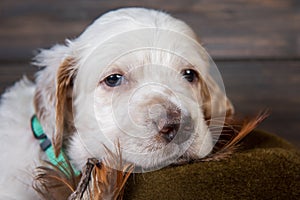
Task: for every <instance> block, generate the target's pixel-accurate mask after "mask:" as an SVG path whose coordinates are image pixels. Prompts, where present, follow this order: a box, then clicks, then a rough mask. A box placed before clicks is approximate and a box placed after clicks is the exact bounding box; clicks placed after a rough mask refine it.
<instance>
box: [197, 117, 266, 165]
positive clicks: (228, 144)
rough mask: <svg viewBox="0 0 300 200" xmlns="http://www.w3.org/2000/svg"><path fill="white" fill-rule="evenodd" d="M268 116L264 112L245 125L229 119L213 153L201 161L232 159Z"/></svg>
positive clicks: (245, 122)
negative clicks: (242, 142)
mask: <svg viewBox="0 0 300 200" xmlns="http://www.w3.org/2000/svg"><path fill="white" fill-rule="evenodd" d="M268 116H269V112H268V111H264V112H262V113H260V114H258V115H257V116H256V117H255V118H254V119H252V120H247V121H244V122H243V123H235V122H234V120H232V119H227V122H226V123H225V126H224V127H223V130H222V132H221V135H220V137H219V139H218V141H217V143H216V145H215V146H214V149H213V151H212V153H211V154H210V155H208V156H206V157H204V158H202V159H200V160H199V161H219V160H223V159H226V158H228V157H230V156H231V155H232V154H233V153H234V152H235V151H236V150H237V149H238V147H239V142H240V141H241V140H242V139H244V138H245V137H246V136H247V135H248V134H250V133H251V131H253V130H254V129H255V128H256V127H257V126H258V125H259V124H260V123H261V122H262V121H263V120H264V119H266V118H267V117H268ZM239 124H242V125H239Z"/></svg>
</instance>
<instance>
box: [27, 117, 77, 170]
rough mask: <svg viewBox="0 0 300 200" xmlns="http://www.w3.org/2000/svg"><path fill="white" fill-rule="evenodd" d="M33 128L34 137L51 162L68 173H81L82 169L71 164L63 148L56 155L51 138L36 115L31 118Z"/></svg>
mask: <svg viewBox="0 0 300 200" xmlns="http://www.w3.org/2000/svg"><path fill="white" fill-rule="evenodd" d="M31 129H32V133H33V135H34V137H35V138H36V139H37V140H39V142H40V147H41V149H42V151H44V152H45V154H46V155H47V158H48V160H49V162H50V163H51V164H52V165H53V166H56V167H58V168H59V169H60V170H61V171H62V172H63V173H65V174H66V175H70V174H72V172H74V173H75V175H79V174H80V171H78V170H76V169H75V168H74V167H73V166H71V164H70V162H69V161H67V159H68V158H67V156H66V154H65V153H64V151H63V150H61V151H60V153H59V155H58V156H57V157H56V156H55V153H54V148H53V146H52V143H51V140H50V139H49V138H48V137H47V135H46V134H45V132H44V130H43V127H42V126H41V124H40V122H39V120H38V118H37V116H36V115H34V116H33V117H32V118H31Z"/></svg>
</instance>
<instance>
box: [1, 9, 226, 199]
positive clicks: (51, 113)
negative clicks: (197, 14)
mask: <svg viewBox="0 0 300 200" xmlns="http://www.w3.org/2000/svg"><path fill="white" fill-rule="evenodd" d="M67 58H72V59H73V60H74V61H75V64H74V63H73V65H72V66H71V67H72V69H71V70H70V71H71V72H74V73H75V72H76V76H75V80H74V86H73V91H72V92H73V94H72V95H73V117H74V126H75V127H76V131H75V132H72V133H67V134H68V135H70V136H69V138H68V141H69V142H68V144H69V145H68V146H67V149H66V151H67V154H68V156H69V158H70V160H71V162H72V163H73V164H74V166H76V167H77V168H78V169H81V168H82V167H83V165H84V164H85V162H86V160H87V159H88V158H90V157H96V158H98V159H101V158H105V150H104V148H103V145H106V146H107V147H108V148H109V149H111V150H112V151H115V148H114V147H115V145H116V143H117V142H118V141H119V142H120V145H121V150H122V155H123V158H124V160H126V161H128V162H132V163H135V164H136V165H138V166H141V167H142V168H143V169H144V170H153V169H158V168H160V167H164V166H166V165H167V164H170V163H171V162H176V160H178V158H179V157H180V156H181V157H184V158H185V159H188V158H201V157H204V156H206V155H207V154H208V153H209V152H210V151H211V149H212V147H213V141H212V134H211V133H210V130H209V127H208V125H207V124H206V122H205V120H204V117H205V116H204V112H203V106H206V105H203V103H204V99H203V97H201V95H200V91H201V88H199V87H196V86H191V84H190V83H188V82H187V81H186V80H184V79H183V78H182V76H181V72H182V70H184V69H187V68H194V69H195V70H196V71H198V72H199V73H200V74H201V77H202V78H203V79H205V77H208V76H209V75H208V70H209V69H208V68H209V64H208V57H207V55H206V53H205V51H204V50H203V48H202V47H201V46H200V45H199V43H198V42H197V39H196V35H195V34H194V32H193V31H192V30H191V28H190V27H189V26H188V25H186V24H185V23H184V22H182V21H180V20H177V19H175V18H173V17H171V16H170V15H168V14H165V13H163V12H159V11H155V10H149V9H143V8H125V9H119V10H116V11H111V12H109V13H107V14H105V15H103V16H101V17H100V18H99V19H97V20H96V21H95V22H94V23H93V24H92V25H90V26H89V27H88V28H87V29H86V30H85V31H84V32H83V34H82V35H81V36H79V37H78V38H77V39H75V40H72V41H69V40H68V41H67V44H66V45H56V46H54V47H53V48H51V49H50V50H43V51H42V52H41V53H40V54H39V55H38V56H37V57H36V62H35V63H34V64H35V65H37V66H45V67H46V68H45V69H44V70H42V71H40V72H39V73H38V74H37V79H36V85H34V84H32V83H30V82H29V81H28V80H26V79H24V80H22V81H20V82H19V83H17V84H16V85H15V86H14V87H13V88H11V89H10V90H9V91H7V92H6V93H5V94H4V95H3V97H2V102H1V107H0V142H1V145H0V152H1V154H0V173H1V175H0V186H1V187H0V199H3V198H4V197H10V198H11V199H37V197H36V196H35V194H34V191H33V190H32V189H31V187H30V186H31V184H32V176H33V175H32V170H33V169H34V168H35V167H36V166H38V165H41V163H40V162H39V161H40V160H41V159H44V155H43V153H42V152H41V151H40V150H39V144H38V141H36V140H35V139H34V138H33V136H32V133H31V130H30V123H29V122H30V117H31V116H32V115H33V114H34V113H35V112H37V111H35V110H34V107H33V96H34V94H35V93H38V94H39V95H40V105H41V108H42V110H43V113H42V117H41V119H40V121H41V124H42V126H43V128H44V130H45V132H46V133H47V135H48V137H50V138H53V137H54V136H55V132H56V127H55V102H56V101H57V100H56V99H55V92H56V85H57V80H56V76H57V71H58V69H59V67H60V65H61V64H62V63H63V62H64V61H65V60H66V59H67ZM113 73H123V74H124V76H125V77H126V81H125V82H124V84H122V85H121V86H120V87H116V88H113V89H112V88H107V87H106V86H105V85H104V84H103V80H104V79H105V77H107V76H108V75H110V74H113ZM208 87H209V89H210V90H211V91H210V93H211V94H210V95H211V98H212V99H214V100H215V101H213V102H212V103H211V104H210V105H211V107H212V111H211V112H212V113H215V114H217V115H224V113H225V111H226V109H228V108H226V101H227V99H226V96H225V95H224V94H222V92H221V91H220V90H219V89H218V88H217V86H216V84H215V83H214V82H213V81H211V80H210V82H209V85H208ZM214 89H216V90H214ZM216 97H218V98H217V99H216ZM170 105H172V106H173V107H174V106H175V107H177V108H179V109H180V110H181V117H182V118H185V119H189V120H188V121H189V123H187V124H186V125H182V127H180V129H179V132H178V135H179V133H182V134H185V133H187V132H190V133H188V134H191V137H190V138H188V139H187V140H184V141H182V143H180V144H176V143H175V142H170V143H169V144H167V143H165V142H163V141H162V140H161V139H160V138H158V139H157V137H158V133H157V127H156V126H155V125H153V122H154V121H157V120H159V118H160V117H161V116H163V115H165V113H164V112H167V109H166V108H167V107H168V106H170ZM230 108H231V107H230ZM189 125H193V127H192V128H191V127H188V126H189ZM25 177H26V178H25ZM6 199H7V198H6Z"/></svg>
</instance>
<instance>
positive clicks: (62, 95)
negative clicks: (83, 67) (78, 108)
mask: <svg viewBox="0 0 300 200" xmlns="http://www.w3.org/2000/svg"><path fill="white" fill-rule="evenodd" d="M75 66H76V63H75V59H73V58H71V57H69V58H66V59H65V60H64V61H63V62H62V64H61V65H60V67H59V68H58V71H57V76H56V77H57V78H56V104H55V123H56V124H55V135H54V137H53V140H52V141H53V147H54V151H55V155H56V156H58V155H59V153H60V150H61V148H62V144H63V138H64V133H70V132H72V130H73V129H74V123H73V111H72V104H73V103H72V101H73V94H72V93H73V81H74V78H75V76H76V71H77V70H76V67H75Z"/></svg>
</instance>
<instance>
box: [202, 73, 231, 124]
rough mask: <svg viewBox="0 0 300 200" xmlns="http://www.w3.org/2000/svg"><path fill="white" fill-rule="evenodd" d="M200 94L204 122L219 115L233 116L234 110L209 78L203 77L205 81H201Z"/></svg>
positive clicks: (224, 95)
mask: <svg viewBox="0 0 300 200" xmlns="http://www.w3.org/2000/svg"><path fill="white" fill-rule="evenodd" d="M200 93H201V96H202V99H203V112H204V116H205V119H206V120H210V119H211V118H212V117H219V116H221V115H225V116H226V117H231V116H233V114H234V108H233V105H232V103H231V102H230V100H229V99H228V98H227V96H226V94H224V93H223V91H221V89H220V88H219V86H218V85H217V83H216V82H215V81H214V80H213V79H212V78H211V77H210V76H207V77H205V80H202V81H201V92H200Z"/></svg>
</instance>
